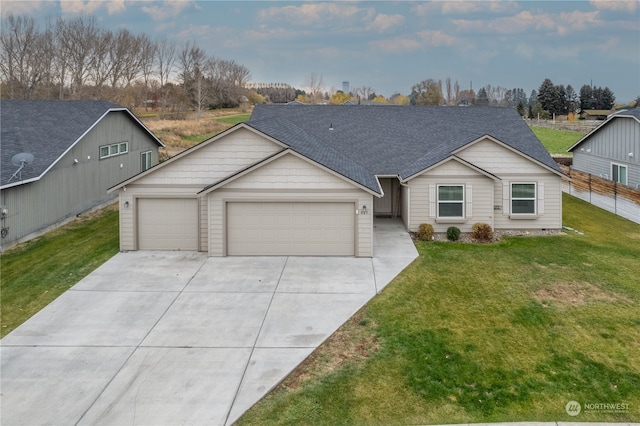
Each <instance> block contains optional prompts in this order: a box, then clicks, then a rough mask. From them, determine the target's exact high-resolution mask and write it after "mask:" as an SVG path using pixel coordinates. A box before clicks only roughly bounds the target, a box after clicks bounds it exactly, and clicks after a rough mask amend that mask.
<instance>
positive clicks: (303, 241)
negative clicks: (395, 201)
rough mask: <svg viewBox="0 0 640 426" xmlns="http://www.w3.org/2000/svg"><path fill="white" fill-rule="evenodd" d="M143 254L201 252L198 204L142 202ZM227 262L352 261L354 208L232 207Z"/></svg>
mask: <svg viewBox="0 0 640 426" xmlns="http://www.w3.org/2000/svg"><path fill="white" fill-rule="evenodd" d="M137 204H138V248H139V249H140V250H198V201H197V200H196V199H188V198H176V199H160V198H157V199H155V198H149V199H138V202H137ZM226 208H227V212H226V244H227V255H229V256H289V255H292V256H353V255H355V229H354V223H355V216H354V209H355V206H354V204H353V203H338V202H336V203H332V202H317V203H316V202H304V203H297V202H273V203H272V202H230V203H227V207H226Z"/></svg>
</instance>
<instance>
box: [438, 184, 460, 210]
mask: <svg viewBox="0 0 640 426" xmlns="http://www.w3.org/2000/svg"><path fill="white" fill-rule="evenodd" d="M438 217H448V218H463V217H464V185H438Z"/></svg>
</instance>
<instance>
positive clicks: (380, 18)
mask: <svg viewBox="0 0 640 426" xmlns="http://www.w3.org/2000/svg"><path fill="white" fill-rule="evenodd" d="M402 24H404V16H402V15H385V14H384V13H379V14H378V15H376V18H375V19H374V20H373V22H372V23H371V24H370V28H372V29H374V30H376V31H378V32H381V33H384V32H387V31H389V30H391V29H393V28H395V27H398V26H401V25H402Z"/></svg>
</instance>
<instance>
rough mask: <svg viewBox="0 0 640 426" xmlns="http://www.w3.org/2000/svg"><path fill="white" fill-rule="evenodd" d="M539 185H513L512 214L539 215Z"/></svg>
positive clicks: (533, 183) (515, 183)
mask: <svg viewBox="0 0 640 426" xmlns="http://www.w3.org/2000/svg"><path fill="white" fill-rule="evenodd" d="M536 200H537V185H536V183H535V182H512V183H511V214H514V215H518V214H523V215H524V214H528V215H535V214H537V209H536Z"/></svg>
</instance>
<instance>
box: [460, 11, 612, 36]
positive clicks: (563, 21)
mask: <svg viewBox="0 0 640 426" xmlns="http://www.w3.org/2000/svg"><path fill="white" fill-rule="evenodd" d="M598 15H599V12H598V11H592V12H581V11H573V12H569V13H567V12H563V13H560V14H550V13H540V14H533V13H531V12H530V11H528V10H525V11H522V12H520V13H518V14H516V15H513V16H505V17H499V18H495V19H478V20H471V19H453V20H452V22H453V23H454V24H455V25H456V27H457V28H458V29H459V30H461V31H468V32H480V33H494V34H519V33H528V32H531V31H543V32H554V33H557V34H558V35H569V34H571V33H573V32H575V31H581V30H584V29H587V28H594V27H596V26H599V25H600V24H601V23H602V22H601V21H600V20H599V18H598Z"/></svg>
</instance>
